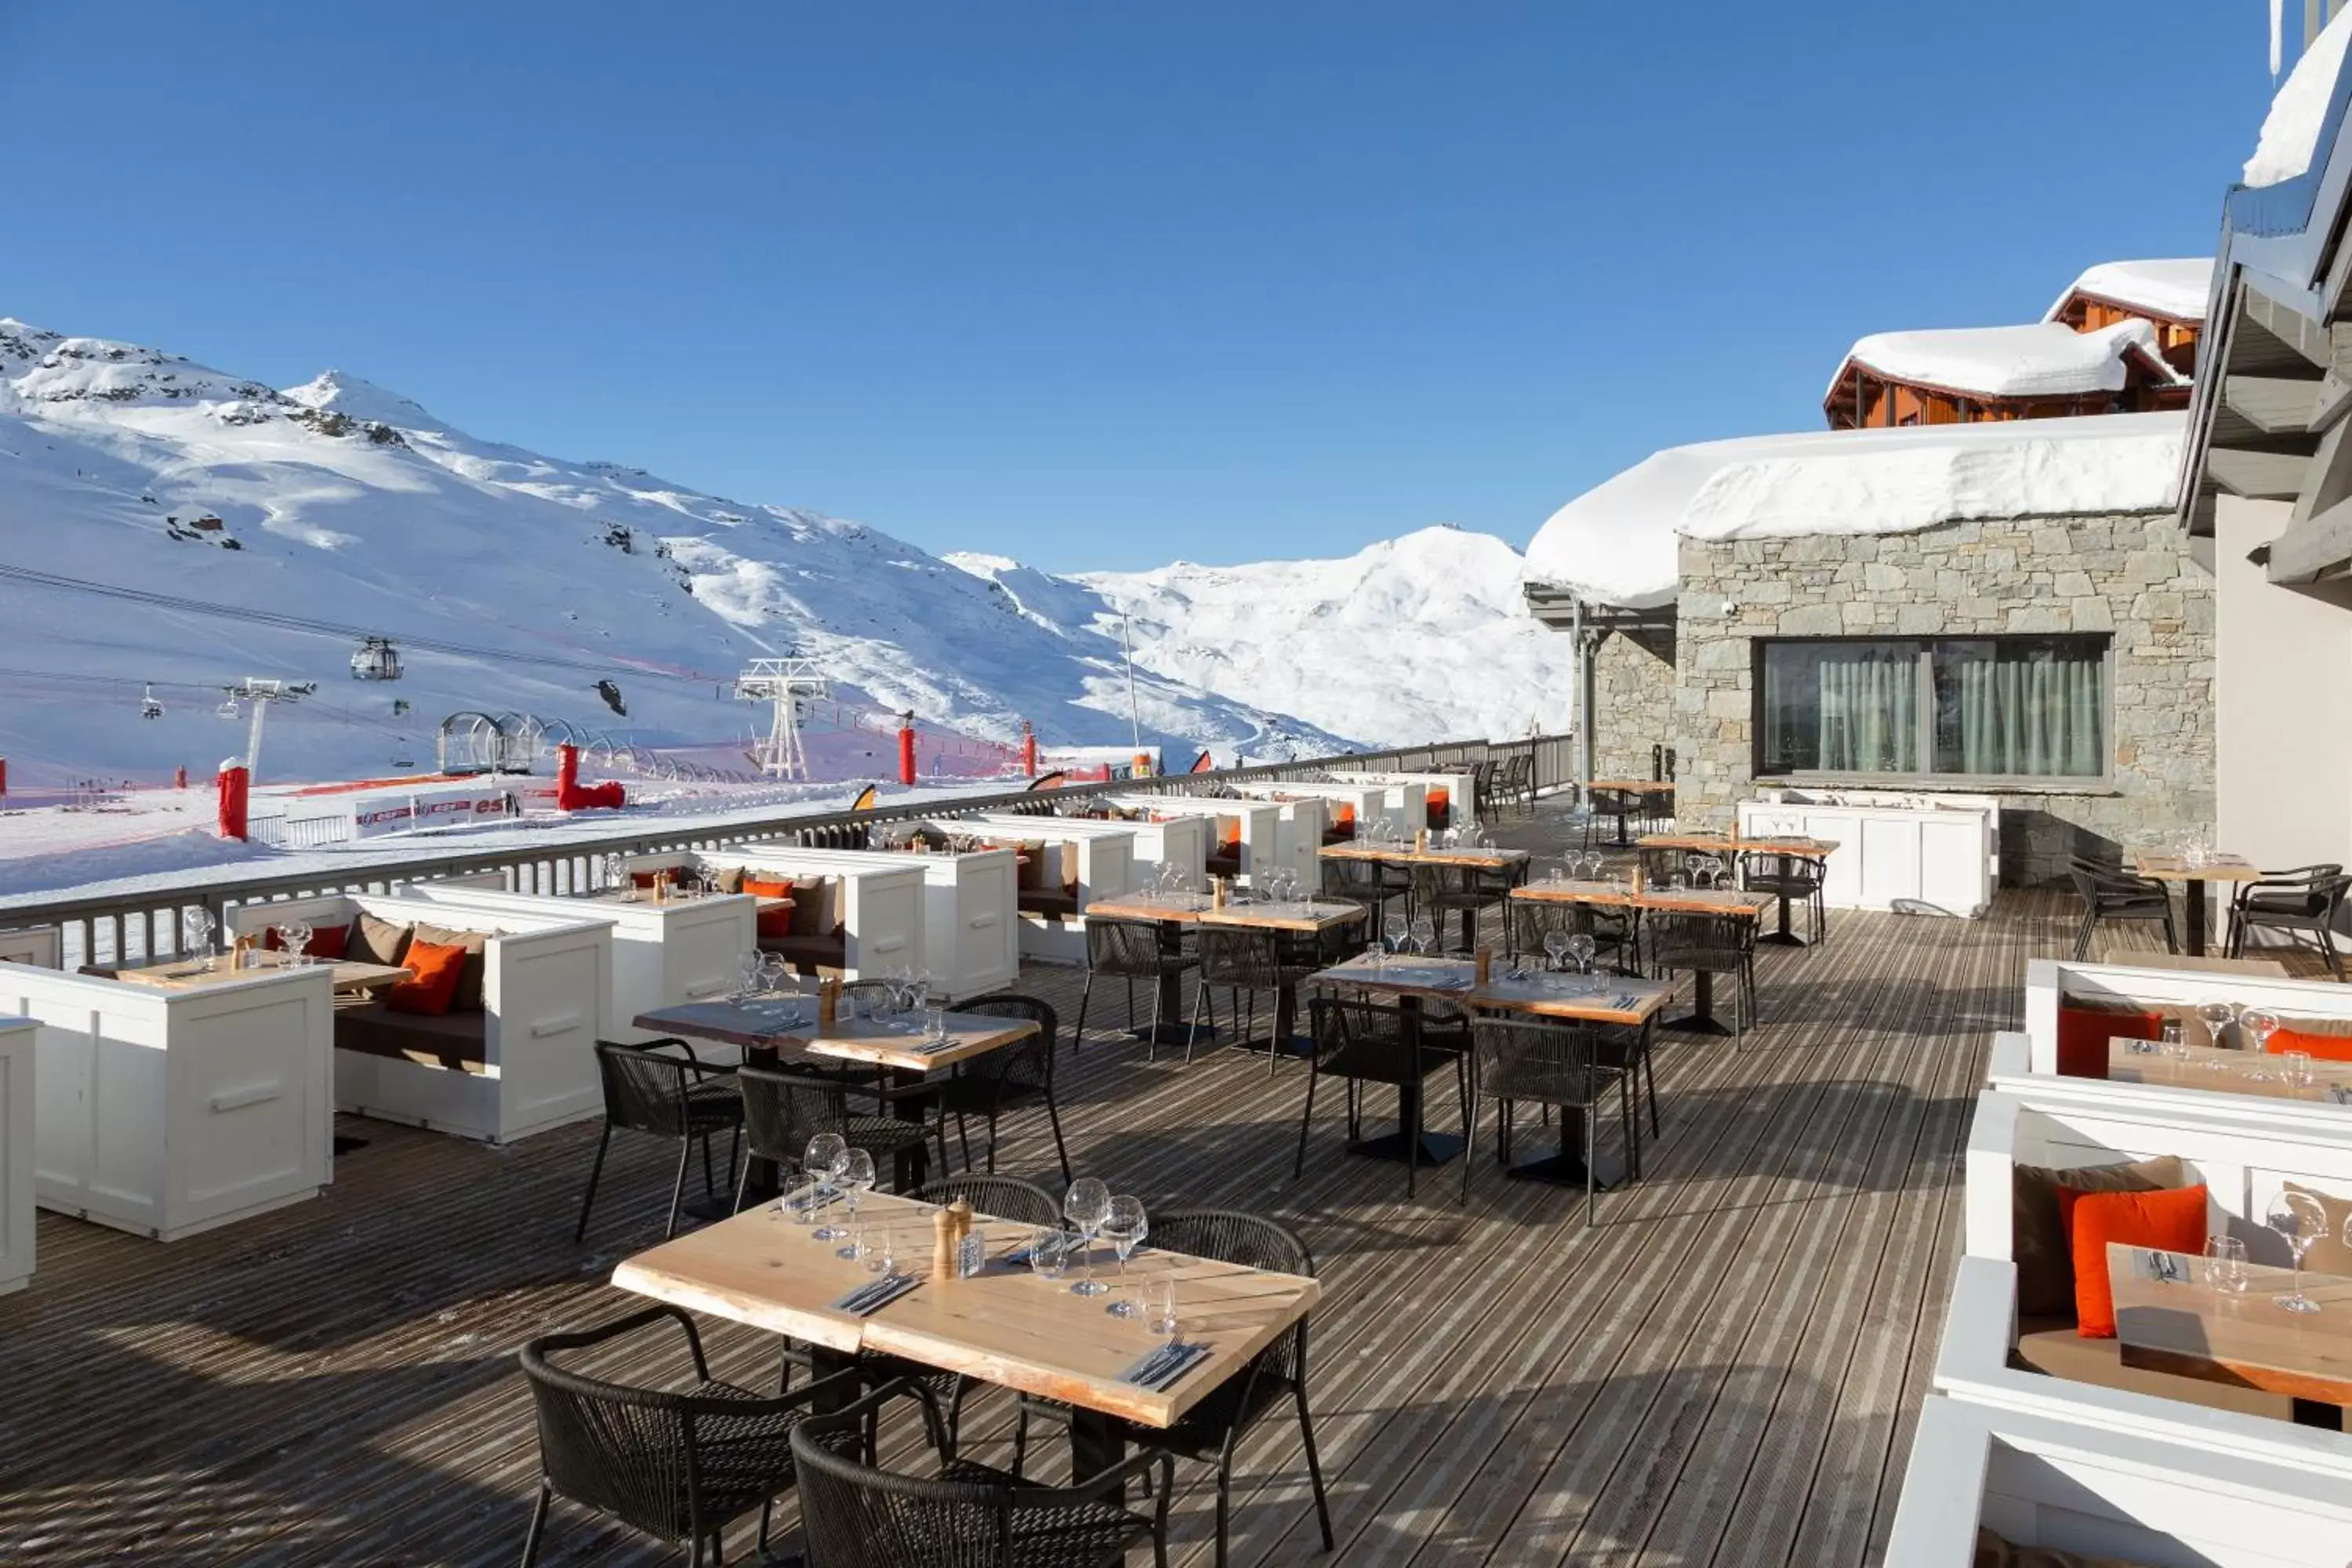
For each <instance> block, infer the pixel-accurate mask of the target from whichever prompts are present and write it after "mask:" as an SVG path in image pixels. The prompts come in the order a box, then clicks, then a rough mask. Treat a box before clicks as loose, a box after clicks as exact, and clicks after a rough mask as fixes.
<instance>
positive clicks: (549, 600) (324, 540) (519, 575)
mask: <svg viewBox="0 0 2352 1568" xmlns="http://www.w3.org/2000/svg"><path fill="white" fill-rule="evenodd" d="M27 573H31V574H48V575H50V576H52V577H56V578H70V579H75V580H78V581H79V582H83V583H103V584H108V585H110V587H111V588H113V589H115V590H118V591H120V592H121V593H125V594H128V595H133V597H131V598H129V599H125V598H121V597H117V598H108V597H103V596H99V595H92V594H89V593H87V592H83V591H79V590H75V589H71V588H68V587H65V586H62V585H59V584H55V583H47V584H43V583H36V582H32V581H29V580H27V579H26V575H25V574H27ZM172 599H176V600H179V601H183V602H182V603H179V604H173V603H166V602H159V601H161V600H172ZM209 605H227V606H232V607H234V608H235V609H236V610H237V611H238V612H239V614H238V615H237V616H219V615H215V614H209V613H205V611H204V610H203V609H201V608H199V607H198V606H209ZM289 616H291V617H300V618H304V619H307V620H310V621H313V622H323V623H328V624H330V625H331V626H342V627H352V628H357V629H361V630H366V631H371V632H378V633H382V634H383V635H387V636H390V637H393V638H394V640H395V641H396V642H397V643H398V644H399V646H400V647H401V651H402V654H403V657H404V660H405V662H406V665H407V674H406V676H405V678H404V679H402V680H400V681H399V682H397V683H396V684H379V683H363V682H360V681H356V680H353V679H350V676H349V671H348V668H347V659H348V656H349V654H350V651H351V647H352V640H351V639H350V638H349V637H337V636H331V635H320V633H319V632H318V631H316V630H313V629H306V628H303V627H299V626H289V625H287V624H285V617H289ZM0 626H5V628H6V630H5V637H0V756H5V757H7V758H8V759H9V760H10V762H11V763H14V764H16V777H17V778H18V779H20V780H22V779H26V778H31V779H36V780H39V779H44V778H54V777H56V776H58V775H60V774H71V775H79V774H83V773H130V774H148V775H151V776H152V774H153V773H156V772H159V771H161V770H163V769H167V768H169V767H171V766H173V765H174V764H185V765H187V766H188V767H189V768H190V769H191V771H192V772H194V773H199V774H202V773H208V772H209V771H210V769H211V768H212V767H213V765H214V764H215V763H216V762H217V761H218V760H219V759H220V758H221V757H222V756H224V755H226V754H228V753H230V752H236V751H241V750H242V747H243V729H242V727H241V726H231V725H228V724H225V723H223V722H222V721H220V720H219V719H217V718H215V717H214V710H215V705H216V704H218V703H219V701H220V690H219V689H220V688H221V687H222V686H223V685H225V684H226V683H228V682H231V681H234V680H236V679H240V678H243V677H247V676H268V677H280V678H285V679H315V680H317V681H319V683H320V689H319V691H318V693H317V695H316V696H315V697H313V698H312V699H310V700H308V701H305V702H303V703H300V704H299V705H295V706H291V707H289V708H285V709H282V710H278V712H277V713H276V714H274V715H273V717H272V718H271V719H270V721H269V735H268V743H267V745H266V746H265V751H264V758H263V771H264V773H265V775H267V776H274V777H278V778H286V777H332V776H348V775H352V774H354V773H371V772H381V771H383V769H384V768H385V767H386V766H387V765H388V763H390V762H391V760H392V759H393V758H394V755H395V753H399V754H405V755H411V756H414V758H415V761H417V762H418V763H429V762H430V760H431V749H432V748H431V736H432V733H433V731H434V729H435V728H436V725H437V724H438V721H440V719H441V718H442V717H443V716H444V715H446V714H448V713H452V712H457V711H460V710H488V711H490V712H494V713H495V712H499V711H503V710H517V711H524V712H530V713H537V714H541V715H542V716H546V717H551V718H561V719H565V720H570V721H575V722H583V723H593V724H595V725H596V726H597V727H599V728H602V729H605V730H607V731H610V732H612V733H613V734H614V737H615V739H631V740H635V741H636V742H640V743H643V744H649V745H680V746H685V745H697V744H700V745H706V746H708V745H709V744H710V743H712V742H727V743H728V744H725V745H722V746H720V747H719V753H718V754H719V755H722V756H723V755H725V754H726V753H727V752H729V751H730V750H731V749H732V742H734V741H737V740H740V738H741V737H744V736H747V735H748V734H749V733H750V732H751V726H752V724H753V723H754V722H755V721H756V719H757V715H756V713H755V712H754V711H753V710H751V709H749V708H747V707H746V706H744V705H742V704H739V703H735V702H732V701H730V700H728V694H727V693H726V691H725V689H724V687H723V682H724V680H725V679H726V678H727V677H729V676H730V675H731V674H732V673H733V672H734V671H735V670H736V669H738V668H740V666H741V665H742V663H743V662H744V660H746V659H747V658H754V657H759V656H761V655H765V654H772V653H779V652H782V651H784V650H786V649H788V648H791V647H794V646H798V647H802V648H803V649H805V650H806V651H808V652H809V653H811V654H813V655H814V656H815V657H816V658H820V659H821V660H822V661H823V662H824V665H825V666H826V668H828V670H829V671H830V672H831V673H832V675H833V677H834V679H835V694H836V695H837V696H839V697H841V698H842V699H843V700H845V702H847V703H850V704H852V705H856V704H864V705H866V706H869V707H871V708H876V709H882V710H905V709H911V710H913V711H914V712H915V713H916V714H917V715H918V716H919V719H920V720H921V721H926V722H928V723H930V724H936V725H940V726H947V727H951V728H952V729H953V730H955V731H960V732H961V733H963V734H965V735H971V736H979V737H986V738H991V739H994V740H998V741H1011V740H1013V739H1014V738H1015V737H1017V735H1018V734H1019V731H1020V725H1021V722H1022V721H1023V720H1024V719H1026V720H1029V721H1032V722H1034V724H1035V726H1036V728H1037V731H1038V733H1039V734H1040V736H1041V737H1043V738H1044V739H1045V741H1046V742H1049V743H1052V742H1062V743H1070V744H1078V743H1116V742H1123V741H1125V740H1126V739H1127V737H1128V703H1129V696H1128V686H1127V679H1126V673H1125V667H1124V664H1123V661H1122V660H1121V659H1120V658H1119V654H1118V647H1117V645H1116V642H1115V641H1113V642H1110V643H1108V644H1106V643H1105V642H1104V641H1103V639H1102V638H1100V637H1074V636H1072V635H1070V634H1069V632H1068V631H1067V630H1066V628H1063V627H1059V626H1050V625H1045V624H1041V622H1040V621H1039V620H1038V619H1036V618H1034V616H1031V615H1027V614H1024V613H1023V606H1022V605H1020V604H1019V603H1016V602H1015V600H1014V599H1013V597H1012V596H1011V595H1009V594H1008V593H1007V592H1006V591H1005V590H1004V589H1003V588H1002V587H999V586H996V585H992V584H991V583H990V582H988V581H986V580H984V579H982V578H981V577H978V576H975V575H973V574H970V573H968V572H965V571H963V570H960V569H959V568H958V567H956V566H954V565H951V564H950V563H947V562H945V561H942V560H940V559H939V558H937V557H934V556H931V555H929V554H927V553H926V552H923V551H921V550H919V549H917V548H916V547H914V546H913V545H910V544H908V543H905V542H902V541H899V540H897V539H893V538H891V537H889V536H888V535H887V534H883V533H880V532H877V531H874V530H872V529H869V528H866V527H864V526H862V525H860V524H857V523H855V522H847V521H841V520H839V519H835V518H830V517H824V516H821V515H819V514H817V513H814V512H810V511H804V510H796V509H793V508H788V507H777V506H755V505H750V504H746V503H741V502H736V501H731V500H726V499H724V498H721V497H718V496H712V495H707V494H704V493H702V492H700V491H697V490H694V489H688V487H686V486H683V485H677V484H673V483H669V482H667V481H665V480H663V479H656V478H655V477H654V476H652V475H650V474H647V473H646V472H645V471H644V470H642V469H638V468H628V467H625V466H622V465H618V464H613V463H601V462H574V461H571V460H567V459H562V458H550V457H546V456H543V455H541V454H539V453H535V452H530V451H525V450H523V449H521V448H520V447H509V446H504V445H500V444H499V443H497V442H492V441H487V440H482V439H479V438H477V437H473V436H470V435H468V434H467V433H466V432H464V431H462V430H458V429H456V428H454V427H453V426H450V425H449V424H448V423H447V422H446V420H442V419H439V418H436V416H434V415H433V414H431V413H430V412H429V411H428V410H426V409H425V408H424V407H422V406H421V405H418V404H416V403H415V402H413V401H411V400H410V399H407V398H405V397H402V396H400V395H397V394H394V393H391V392H388V391H385V390H384V389H383V388H381V387H376V386H373V385H371V384H368V383H366V382H363V381H361V380H358V379H356V378H354V377H351V376H347V375H344V374H341V373H338V372H329V373H328V374H324V375H321V376H320V377H318V378H317V379H316V380H313V381H311V382H309V383H307V384H303V385H301V386H298V387H295V388H292V389H291V390H289V391H286V392H279V391H276V390H273V389H272V388H270V387H268V386H267V385H264V384H261V383H259V382H257V381H254V380H250V379H247V378H244V377H238V376H235V375H231V374H226V373H224V372H220V371H216V370H213V369H210V368H208V367H206V366H204V365H200V364H195V363H190V362H189V361H187V360H185V359H182V358H179V357H176V356H173V355H170V354H166V353H160V352H158V351H155V350H152V349H147V348H142V347H140V346H137V345H134V344H130V343H120V342H108V341H105V340H101V339H94V338H69V337H65V336H62V335H60V334H58V333H57V332H52V331H42V330H40V329H37V328H34V327H29V326H26V325H25V324H24V323H22V322H19V321H14V320H9V319H0ZM1390 633H1391V636H1390V637H1389V639H1388V641H1389V646H1390V647H1391V648H1392V649H1395V650H1397V651H1398V653H1399V654H1400V655H1402V652H1403V650H1405V649H1407V648H1409V647H1412V646H1413V644H1412V638H1413V635H1414V634H1412V632H1411V631H1410V630H1407V631H1405V632H1403V633H1402V634H1401V635H1400V634H1399V633H1398V630H1397V628H1395V627H1393V626H1392V627H1391V628H1390ZM436 645H440V646H437V647H436ZM1153 668H1157V667H1153ZM1351 679H1357V680H1359V681H1360V682H1361V683H1363V684H1365V685H1366V686H1368V687H1371V686H1385V687H1387V688H1389V689H1410V688H1411V686H1412V680H1411V679H1409V672H1406V671H1403V670H1401V669H1396V668H1390V667H1388V666H1387V665H1385V664H1372V663H1367V664H1366V666H1365V667H1364V668H1361V669H1360V670H1358V671H1356V672H1354V674H1353V676H1352V677H1351ZM600 680H610V681H612V682H614V684H615V685H617V686H618V687H619V689H620V690H621V693H622V695H623V698H624V700H625V702H626V704H627V708H628V712H627V716H626V718H621V717H618V716H616V715H614V714H613V713H611V712H609V711H608V710H606V708H605V707H604V703H603V702H602V701H601V700H599V697H598V695H597V693H596V691H595V687H596V685H597V683H598V682H599V681H600ZM150 684H152V689H153V695H154V696H155V698H156V699H157V700H159V701H160V702H161V704H162V705H163V710H164V712H163V716H162V717H161V718H157V719H143V718H142V717H141V702H140V699H141V695H142V688H144V687H146V686H148V685H150ZM1136 701H1137V705H1138V708H1139V711H1140V715H1141V719H1142V723H1143V726H1144V728H1145V730H1146V731H1147V732H1148V735H1149V738H1150V739H1153V740H1157V741H1160V742H1164V743H1166V744H1168V745H1169V747H1170V750H1171V752H1181V749H1182V748H1183V747H1187V746H1202V745H1206V746H1214V747H1217V748H1220V749H1223V750H1238V751H1242V752H1248V753H1251V754H1255V755H1262V756H1278V755H1284V754H1294V753H1297V752H1313V751H1320V750H1327V749H1341V748H1343V747H1344V746H1345V745H1346V744H1347V743H1348V742H1349V740H1355V739H1360V737H1354V736H1349V735H1347V734H1346V733H1345V732H1344V731H1329V730H1328V729H1320V728H1318V727H1316V726H1314V725H1311V724H1306V723H1302V722H1300V721H1297V720H1295V719H1291V718H1288V717H1286V716H1284V715H1282V714H1281V713H1279V712H1277V711H1276V710H1268V709H1265V708H1262V707H1259V706H1257V705H1255V704H1254V703H1253V702H1251V701H1249V700H1245V699H1237V698H1234V697H1233V696H1231V695H1225V694H1220V692H1219V691H1217V690H1216V689H1206V688H1203V687H1202V686H1200V685H1198V684H1195V683H1193V682H1192V681H1189V680H1187V679H1182V678H1178V677H1171V676H1166V675H1161V674H1156V673H1149V674H1146V675H1145V676H1144V678H1143V679H1140V680H1139V682H1138V689H1137V692H1136ZM395 702H402V703H405V704H406V705H407V709H408V711H406V712H405V713H397V712H395V711H394V705H395ZM1435 727H1436V728H1437V729H1442V730H1445V731H1456V730H1459V729H1461V728H1463V727H1465V726H1464V725H1463V724H1459V723H1455V722H1452V721H1448V722H1444V723H1442V724H1438V725H1436V726H1435ZM1383 732H1385V730H1384V731H1383ZM838 740H839V741H840V742H845V743H846V744H847V745H849V746H850V747H851V748H852V749H855V748H857V747H865V748H866V749H869V750H876V751H879V750H882V749H883V747H885V746H887V742H882V743H879V744H877V742H872V741H871V740H870V739H869V738H868V737H866V736H865V735H862V734H861V735H858V736H856V738H855V739H854V740H853V739H852V738H851V737H850V736H849V735H846V734H845V735H843V736H841V737H838ZM833 749H834V750H835V752H838V751H839V750H841V747H840V746H839V745H836V746H835V747H834V748H833ZM819 750H820V752H824V751H825V750H826V748H825V746H824V744H823V743H822V737H821V738H820V745H819ZM867 771H871V770H867Z"/></svg>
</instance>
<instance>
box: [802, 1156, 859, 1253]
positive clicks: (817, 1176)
mask: <svg viewBox="0 0 2352 1568" xmlns="http://www.w3.org/2000/svg"><path fill="white" fill-rule="evenodd" d="M848 1152H849V1141H848V1140H847V1139H845V1138H844V1137H843V1136H842V1135H841V1134H840V1133H838V1132H820V1133H818V1134H817V1135H816V1136H815V1137H814V1138H812V1139H810V1140H809V1141H808V1148H807V1149H806V1150H804V1151H803V1152H802V1154H801V1174H802V1175H803V1176H805V1177H807V1178H808V1179H809V1181H810V1182H811V1183H813V1184H814V1186H813V1188H812V1190H811V1191H810V1193H809V1197H808V1211H807V1212H808V1213H809V1214H810V1215H814V1214H815V1213H816V1211H817V1210H819V1209H821V1208H823V1207H824V1205H827V1204H829V1203H831V1202H832V1201H833V1197H834V1192H835V1187H834V1181H833V1178H834V1173H835V1171H836V1170H838V1169H840V1168H841V1164H842V1157H843V1156H844V1155H845V1154H847V1153H848ZM813 1234H814V1237H815V1238H816V1239H817V1240H819V1241H839V1240H840V1239H841V1232H840V1231H838V1230H836V1229H835V1228H834V1227H833V1226H832V1225H830V1224H825V1225H820V1226H817V1227H816V1229H815V1231H814V1233H813Z"/></svg>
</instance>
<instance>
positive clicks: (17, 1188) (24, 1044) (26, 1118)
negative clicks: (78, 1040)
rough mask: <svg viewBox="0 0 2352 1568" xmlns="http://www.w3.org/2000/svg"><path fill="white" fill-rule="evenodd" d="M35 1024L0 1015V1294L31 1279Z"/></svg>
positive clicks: (27, 1282)
mask: <svg viewBox="0 0 2352 1568" xmlns="http://www.w3.org/2000/svg"><path fill="white" fill-rule="evenodd" d="M39 1029H40V1026H39V1025H38V1024H37V1023H35V1022H34V1021H33V1020H32V1019H30V1018H4V1017H0V1296H5V1295H6V1294H7V1293H8V1292H9V1291H11V1290H21V1289H24V1288H25V1287H26V1285H27V1284H29V1283H31V1281H32V1278H33V1231H34V1224H33V1187H34V1182H35V1179H36V1178H35V1176H34V1173H33V1172H34V1165H35V1160H34V1154H33V1104H34V1095H35V1090H34V1088H33V1057H34V1054H35V1052H36V1050H37V1037H38V1031H39Z"/></svg>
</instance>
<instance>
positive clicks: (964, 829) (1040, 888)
mask: <svg viewBox="0 0 2352 1568" xmlns="http://www.w3.org/2000/svg"><path fill="white" fill-rule="evenodd" d="M918 826H919V827H920V828H921V829H922V830H924V831H927V832H929V833H932V834H935V835H940V836H942V837H946V838H949V839H950V840H952V841H956V842H963V841H967V840H970V839H972V838H974V837H977V838H978V839H980V840H982V841H984V842H989V843H993V844H998V845H1003V846H1005V847H1008V848H1010V849H1012V850H1014V851H1016V852H1017V853H1019V854H1020V855H1021V856H1022V857H1023V858H1024V864H1023V866H1022V868H1021V870H1022V886H1021V889H1020V893H1019V897H1018V900H1017V902H1016V914H1017V916H1018V919H1017V921H1016V925H1015V931H1016V937H1017V944H1018V947H1019V950H1020V952H1021V954H1022V955H1023V956H1024V957H1028V958H1035V959H1042V960H1045V962H1047V963H1081V962H1083V961H1084V960H1085V958H1086V952H1087V942H1086V908H1087V905H1088V904H1089V903H1092V902H1093V901H1094V900H1097V899H1110V898H1117V897H1118V896H1119V895H1120V894H1122V893H1127V892H1131V891H1133V890H1134V889H1135V888H1136V887H1137V886H1139V884H1141V883H1142V882H1145V881H1149V880H1150V879H1151V877H1152V875H1153V872H1154V868H1152V867H1151V866H1150V865H1147V864H1145V863H1143V862H1141V861H1139V859H1138V858H1137V854H1138V848H1139V838H1140V837H1141V834H1140V828H1141V826H1142V825H1141V824H1135V823H1125V822H1107V821H1101V820H1098V819H1096V818H1091V817H1065V816H1030V815H1026V814H1024V813H1020V812H1005V813H1002V814H990V815H987V816H974V817H946V818H937V819H934V820H931V821H928V822H925V823H922V824H919V825H918ZM1185 826H1188V827H1194V828H1197V827H1198V826H1200V825H1199V824H1198V823H1194V822H1189V821H1188V822H1187V823H1186V825H1185Z"/></svg>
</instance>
